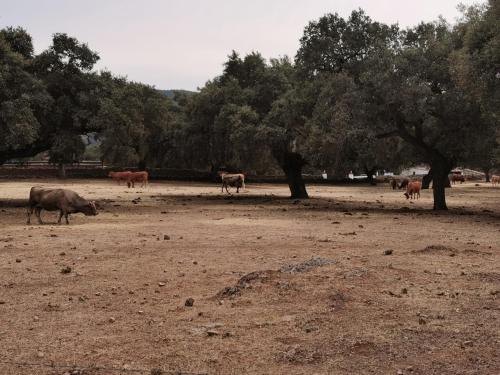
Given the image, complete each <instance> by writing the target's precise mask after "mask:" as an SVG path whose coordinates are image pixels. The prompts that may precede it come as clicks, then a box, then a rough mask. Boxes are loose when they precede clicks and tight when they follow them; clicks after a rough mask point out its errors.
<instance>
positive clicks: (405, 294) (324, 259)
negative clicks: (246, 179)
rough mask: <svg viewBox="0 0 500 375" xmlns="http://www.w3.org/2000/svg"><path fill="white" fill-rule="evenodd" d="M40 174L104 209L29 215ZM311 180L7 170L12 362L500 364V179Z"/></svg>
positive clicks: (39, 369)
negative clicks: (305, 189) (24, 175)
mask: <svg viewBox="0 0 500 375" xmlns="http://www.w3.org/2000/svg"><path fill="white" fill-rule="evenodd" d="M34 184H39V185H40V184H41V185H44V186H64V187H66V188H70V189H73V190H75V191H77V192H79V193H81V194H82V195H83V196H85V197H87V198H91V199H95V200H96V201H97V202H98V203H99V206H100V214H99V215H98V216H96V217H85V216H83V215H81V214H77V215H72V217H71V218H70V221H71V224H70V225H69V226H66V225H55V224H54V223H55V221H56V217H57V214H56V213H47V212H45V214H44V215H43V217H44V218H45V220H46V221H47V222H48V223H47V224H45V225H38V224H34V225H26V224H25V220H26V217H25V209H24V208H23V207H22V206H23V205H24V204H25V200H26V198H27V195H28V192H29V188H30V187H31V186H32V185H34ZM309 192H310V194H311V195H312V197H313V198H312V199H310V200H307V201H293V200H290V199H287V198H286V196H287V194H288V191H287V187H286V186H284V185H252V184H249V185H248V186H247V191H246V192H244V193H243V194H240V195H239V196H236V195H234V196H232V197H228V196H226V195H223V194H220V190H219V189H218V187H217V186H215V185H210V184H189V183H172V182H163V183H161V182H153V183H151V185H150V186H149V187H147V188H135V189H127V188H126V187H124V186H117V185H114V184H113V183H112V182H111V181H104V180H99V181H98V180H95V181H67V182H65V183H61V182H59V181H55V180H54V181H35V182H30V181H15V182H5V181H4V182H0V374H1V375H11V374H51V375H52V374H56V375H62V374H85V375H102V374H141V373H144V374H150V373H151V374H160V373H163V372H162V371H165V373H170V372H171V373H177V372H183V373H206V374H336V375H344V374H346V375H347V374H425V375H427V374H440V375H442V374H453V375H456V374H493V375H496V374H500V319H499V318H500V188H493V187H491V186H490V185H486V184H480V186H476V185H475V184H474V183H467V184H464V185H458V186H455V187H453V188H452V189H449V190H448V203H449V206H450V208H451V210H450V212H447V213H433V212H432V211H430V210H429V208H430V207H431V206H432V199H431V192H430V191H424V192H423V194H422V198H421V199H420V200H419V201H416V202H410V201H407V200H405V199H404V197H403V196H402V192H401V191H392V190H390V189H389V187H388V186H386V185H384V186H378V187H375V188H374V187H368V186H352V187H349V186H342V187H330V186H310V187H309ZM33 222H34V223H36V220H34V221H33ZM391 250H392V254H387V255H385V253H386V252H387V253H390V251H391ZM190 298H192V299H193V301H188V302H187V304H188V305H189V302H193V304H192V306H186V301H187V300H188V299H190ZM52 365H53V367H50V366H52ZM66 365H67V366H69V367H64V366H66ZM73 365H74V366H76V368H74V369H72V368H71V366H73ZM160 370H161V371H160Z"/></svg>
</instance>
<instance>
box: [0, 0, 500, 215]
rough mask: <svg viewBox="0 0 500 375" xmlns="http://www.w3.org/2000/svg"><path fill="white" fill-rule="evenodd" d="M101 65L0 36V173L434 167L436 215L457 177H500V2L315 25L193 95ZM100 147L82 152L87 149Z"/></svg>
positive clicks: (64, 47) (76, 53) (66, 49)
mask: <svg viewBox="0 0 500 375" xmlns="http://www.w3.org/2000/svg"><path fill="white" fill-rule="evenodd" d="M98 58H99V57H98V55H97V53H95V52H94V51H92V50H91V49H90V48H89V47H88V46H87V45H86V44H84V43H81V42H79V41H78V40H76V39H74V38H72V37H69V36H67V35H66V34H55V35H54V37H53V41H52V45H51V46H50V47H49V48H48V49H47V50H46V51H43V52H42V53H40V54H39V55H34V53H33V46H32V43H31V37H30V36H29V34H28V33H27V32H26V31H25V30H23V29H20V28H7V29H4V30H1V31H0V99H1V105H0V137H1V138H2V140H3V142H2V143H1V144H0V162H3V161H5V160H7V159H10V158H17V157H26V156H33V155H35V154H37V153H39V152H41V151H48V152H49V156H50V160H51V161H53V162H55V163H59V164H61V165H63V164H64V163H72V162H74V161H78V160H80V159H81V158H82V157H83V156H84V155H93V156H94V157H96V156H98V157H100V158H101V159H102V160H103V161H105V162H107V163H111V164H115V165H121V166H123V167H131V166H137V167H139V168H154V167H177V168H179V167H180V168H196V169H205V170H207V169H211V170H212V171H216V170H217V169H219V168H222V167H224V168H226V169H229V170H234V171H236V170H239V171H244V172H247V173H256V174H266V173H267V174H269V173H272V174H274V173H283V174H284V175H285V176H286V178H287V181H288V184H289V187H290V191H291V196H292V197H296V198H307V196H308V194H307V191H306V187H305V184H304V181H303V179H302V171H303V170H305V171H307V172H314V173H317V172H318V171H321V170H326V171H328V174H329V175H333V176H337V177H343V176H345V175H346V174H347V173H348V171H350V170H353V171H355V172H357V173H366V174H367V176H369V178H370V177H371V176H372V174H374V173H375V172H376V171H378V170H392V171H395V172H397V171H398V170H400V169H401V168H402V167H403V166H405V165H409V164H412V163H416V162H423V163H427V164H428V165H430V167H431V172H430V175H429V178H431V179H433V187H434V189H433V191H434V208H435V209H446V201H445V190H444V187H445V185H446V181H447V176H448V173H449V172H450V170H451V169H452V168H454V167H456V166H458V165H462V166H470V167H475V168H481V169H483V170H484V171H485V172H487V173H491V172H492V171H494V170H495V168H498V167H499V161H500V151H499V146H498V143H499V142H498V141H499V138H500V130H499V118H500V110H499V108H500V4H499V2H498V1H497V0H490V1H489V3H487V4H484V5H480V6H473V7H470V8H465V7H464V8H463V17H462V19H460V20H459V21H458V22H457V23H456V24H455V25H449V24H448V23H447V22H446V21H445V20H443V19H439V20H437V21H435V22H427V23H421V24H419V25H417V26H415V27H412V28H408V29H400V28H399V27H398V26H397V25H385V24H383V23H380V22H376V21H374V20H372V19H371V18H370V17H369V16H368V15H366V14H365V13H364V11H362V10H356V11H353V12H352V14H351V15H350V16H349V17H347V18H343V17H341V16H340V15H338V14H327V15H325V16H323V17H321V18H319V19H318V20H315V21H312V22H310V23H309V24H308V25H307V26H306V27H305V29H304V34H303V36H302V38H301V39H300V47H299V50H298V52H297V55H296V56H295V60H294V61H293V62H292V61H291V60H290V59H289V58H287V57H284V58H280V59H270V60H266V59H264V58H263V57H262V56H261V55H260V54H259V53H258V52H252V53H250V54H248V55H246V56H240V55H239V54H238V53H237V52H235V51H233V52H232V53H231V54H230V55H229V56H228V57H227V61H226V62H225V63H224V65H223V69H222V72H221V74H220V75H219V76H217V77H214V78H212V79H211V80H209V81H208V82H207V83H206V84H205V85H204V86H203V87H202V88H201V89H200V90H199V92H197V93H189V92H186V91H165V92H162V91H159V90H156V89H155V88H153V87H150V86H147V85H143V84H140V83H135V82H129V81H127V80H126V79H124V78H120V77H114V76H113V75H112V74H111V73H109V72H101V73H99V74H98V73H96V72H94V71H93V67H94V65H95V63H96V62H97V61H98ZM85 135H92V136H91V137H90V138H92V139H93V140H94V142H93V143H91V144H90V145H88V144H87V145H86V144H85V143H84V142H83V139H85V138H82V137H83V136H85Z"/></svg>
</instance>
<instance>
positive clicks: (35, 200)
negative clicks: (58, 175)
mask: <svg viewBox="0 0 500 375" xmlns="http://www.w3.org/2000/svg"><path fill="white" fill-rule="evenodd" d="M33 210H34V211H35V216H36V217H37V219H38V223H39V224H43V222H42V218H41V217H40V212H41V211H42V210H47V211H59V220H58V221H57V224H61V218H62V217H63V215H64V218H65V219H66V224H69V221H68V215H69V214H74V213H77V212H81V213H83V214H84V215H85V216H95V215H97V209H96V206H95V202H93V201H92V202H89V201H88V200H86V199H83V198H82V197H80V196H79V195H78V194H77V193H75V192H74V191H72V190H67V189H44V188H42V187H38V186H34V187H32V188H31V190H30V197H29V207H28V220H27V222H26V223H27V224H30V218H31V215H32V214H33Z"/></svg>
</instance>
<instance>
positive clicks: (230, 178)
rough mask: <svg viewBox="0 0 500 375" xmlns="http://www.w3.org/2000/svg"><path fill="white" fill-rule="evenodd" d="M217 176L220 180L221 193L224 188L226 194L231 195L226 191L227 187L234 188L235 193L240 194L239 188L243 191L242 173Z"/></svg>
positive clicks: (243, 179) (243, 177) (222, 173)
mask: <svg viewBox="0 0 500 375" xmlns="http://www.w3.org/2000/svg"><path fill="white" fill-rule="evenodd" d="M219 176H220V178H221V180H222V189H221V191H222V192H224V188H226V192H227V193H228V194H231V193H230V192H229V190H228V189H227V187H228V186H233V187H236V193H239V192H240V188H243V189H245V175H244V174H243V173H227V172H219Z"/></svg>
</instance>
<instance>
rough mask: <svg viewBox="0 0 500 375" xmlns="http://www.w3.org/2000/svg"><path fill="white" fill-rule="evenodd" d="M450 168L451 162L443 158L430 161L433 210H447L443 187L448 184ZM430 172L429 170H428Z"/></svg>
mask: <svg viewBox="0 0 500 375" xmlns="http://www.w3.org/2000/svg"><path fill="white" fill-rule="evenodd" d="M451 169H452V166H451V163H448V162H446V161H444V160H438V161H434V162H433V163H432V168H431V170H432V189H433V196H434V207H433V209H434V210H436V211H437V210H447V209H448V206H447V205H446V192H445V189H446V188H447V187H449V186H450V179H449V178H448V174H449V173H450V171H451ZM429 172H430V171H429Z"/></svg>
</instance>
